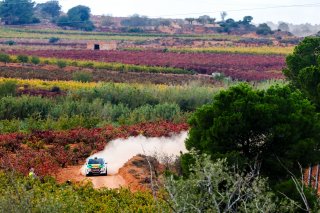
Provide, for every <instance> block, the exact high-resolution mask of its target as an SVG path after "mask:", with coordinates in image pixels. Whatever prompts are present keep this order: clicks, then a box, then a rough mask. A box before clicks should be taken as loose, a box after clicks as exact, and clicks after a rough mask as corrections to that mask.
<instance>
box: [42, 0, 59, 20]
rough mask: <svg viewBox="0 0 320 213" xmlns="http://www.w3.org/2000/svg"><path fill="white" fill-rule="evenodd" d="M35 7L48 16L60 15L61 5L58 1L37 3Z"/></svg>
mask: <svg viewBox="0 0 320 213" xmlns="http://www.w3.org/2000/svg"><path fill="white" fill-rule="evenodd" d="M37 8H38V9H39V10H40V12H41V13H42V14H45V15H48V16H50V18H56V17H58V16H59V15H60V12H61V6H60V4H59V1H56V0H51V1H48V2H45V3H42V4H37Z"/></svg>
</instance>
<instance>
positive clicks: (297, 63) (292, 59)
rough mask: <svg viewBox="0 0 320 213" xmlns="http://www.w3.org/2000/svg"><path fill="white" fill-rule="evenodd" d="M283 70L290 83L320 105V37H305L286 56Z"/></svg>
mask: <svg viewBox="0 0 320 213" xmlns="http://www.w3.org/2000/svg"><path fill="white" fill-rule="evenodd" d="M286 62H287V68H286V69H284V70H283V73H284V74H285V76H286V77H287V78H288V79H289V80H290V81H291V83H292V84H293V85H294V86H296V87H297V88H299V89H300V90H301V91H302V92H303V93H304V94H305V95H306V96H308V98H310V100H312V101H313V102H314V103H315V104H317V106H318V108H319V107H320V38H319V37H308V38H305V39H304V40H303V41H302V42H301V43H300V44H299V45H298V46H297V47H296V48H295V49H294V52H293V53H292V54H290V55H289V56H288V57H287V60H286Z"/></svg>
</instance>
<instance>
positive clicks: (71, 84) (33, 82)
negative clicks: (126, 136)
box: [0, 77, 221, 91]
mask: <svg viewBox="0 0 320 213" xmlns="http://www.w3.org/2000/svg"><path fill="white" fill-rule="evenodd" d="M8 81H15V82H16V83H17V84H18V86H20V87H23V86H24V85H27V86H28V88H33V89H45V90H50V89H52V88H53V87H59V88H60V89H62V90H79V89H93V88H99V87H102V86H104V85H107V84H112V85H114V86H115V87H117V88H128V87H131V88H136V89H151V90H155V91H164V90H167V89H175V90H183V89H186V88H187V87H192V86H196V85H176V86H169V85H165V84H140V83H130V84H129V83H108V82H88V83H83V82H78V81H58V80H56V81H47V80H40V79H20V78H3V77H0V84H1V83H5V82H8ZM206 88H207V89H213V90H217V89H219V88H221V87H215V88H214V87H209V86H208V87H206Z"/></svg>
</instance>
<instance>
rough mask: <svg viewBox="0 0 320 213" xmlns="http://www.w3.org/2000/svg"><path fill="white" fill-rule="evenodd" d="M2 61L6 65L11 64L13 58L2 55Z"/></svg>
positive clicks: (0, 57)
mask: <svg viewBox="0 0 320 213" xmlns="http://www.w3.org/2000/svg"><path fill="white" fill-rule="evenodd" d="M0 61H1V62H4V63H9V62H10V61H11V58H10V56H9V55H8V54H5V53H0Z"/></svg>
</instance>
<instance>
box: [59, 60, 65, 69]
mask: <svg viewBox="0 0 320 213" xmlns="http://www.w3.org/2000/svg"><path fill="white" fill-rule="evenodd" d="M57 65H58V67H59V68H61V69H62V68H65V67H66V66H67V62H66V61H64V60H57Z"/></svg>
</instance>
